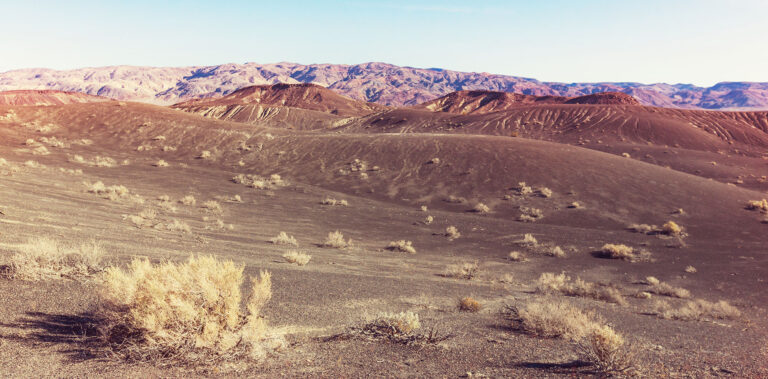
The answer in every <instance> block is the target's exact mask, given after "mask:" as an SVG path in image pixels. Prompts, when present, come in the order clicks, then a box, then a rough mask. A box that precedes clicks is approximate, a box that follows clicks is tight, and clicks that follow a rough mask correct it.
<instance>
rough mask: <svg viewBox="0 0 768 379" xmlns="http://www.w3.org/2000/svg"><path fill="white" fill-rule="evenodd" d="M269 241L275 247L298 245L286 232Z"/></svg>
mask: <svg viewBox="0 0 768 379" xmlns="http://www.w3.org/2000/svg"><path fill="white" fill-rule="evenodd" d="M269 241H270V242H272V243H273V244H275V245H291V246H296V247H299V243H298V242H297V241H296V238H294V237H293V236H289V235H288V233H286V232H280V233H279V234H278V235H277V237H274V238H272V239H271V240H269Z"/></svg>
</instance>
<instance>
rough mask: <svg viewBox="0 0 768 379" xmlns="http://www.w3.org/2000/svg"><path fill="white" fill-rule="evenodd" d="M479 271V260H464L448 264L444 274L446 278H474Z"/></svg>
mask: <svg viewBox="0 0 768 379" xmlns="http://www.w3.org/2000/svg"><path fill="white" fill-rule="evenodd" d="M477 271H478V265H477V261H475V262H464V263H456V264H450V265H448V266H447V267H446V268H445V271H443V274H442V275H443V276H444V277H446V278H456V279H466V280H472V278H474V277H475V276H477Z"/></svg>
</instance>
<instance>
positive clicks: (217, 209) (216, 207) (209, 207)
mask: <svg viewBox="0 0 768 379" xmlns="http://www.w3.org/2000/svg"><path fill="white" fill-rule="evenodd" d="M201 207H202V208H203V209H205V210H206V211H208V212H211V213H221V212H223V211H224V210H223V209H222V208H221V204H219V202H218V201H216V200H208V201H206V202H204V203H203V205H202V206H201Z"/></svg>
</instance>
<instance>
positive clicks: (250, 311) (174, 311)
mask: <svg viewBox="0 0 768 379" xmlns="http://www.w3.org/2000/svg"><path fill="white" fill-rule="evenodd" d="M242 282H243V266H239V265H236V264H234V263H233V262H232V261H221V260H218V259H216V258H214V257H212V256H207V257H190V258H189V259H188V260H187V261H186V262H184V263H173V262H165V263H160V264H152V263H151V262H149V261H148V260H146V259H134V260H133V261H131V263H130V265H129V267H128V269H127V270H125V271H124V270H122V269H120V268H118V267H111V268H109V269H107V271H106V272H105V273H104V275H103V283H102V286H101V294H102V296H101V299H100V300H101V301H100V304H99V311H98V315H99V316H100V318H101V320H100V330H101V331H102V335H103V337H104V340H105V342H106V343H107V344H108V345H109V346H110V347H111V348H112V350H113V351H114V352H115V353H117V354H119V355H121V356H123V357H125V358H127V359H130V360H152V361H158V360H160V361H161V362H169V363H171V362H179V361H180V362H183V363H188V364H195V365H200V364H214V363H219V362H222V361H234V360H239V359H243V358H253V359H260V358H263V357H264V356H265V355H266V354H267V353H269V352H271V351H274V350H276V349H279V348H280V347H282V346H284V344H285V341H284V339H283V337H282V336H281V335H278V334H276V333H274V332H273V331H271V330H269V329H268V327H267V323H266V321H265V320H264V318H263V317H262V316H261V309H262V308H263V306H264V304H265V303H266V302H267V301H268V300H269V299H270V298H271V297H272V282H271V275H270V273H269V272H266V271H262V272H261V274H260V277H259V278H258V279H256V278H252V279H251V295H250V297H249V298H248V299H247V300H246V301H245V308H246V310H247V311H246V312H242V311H241V308H242V304H241V303H242V298H243V296H242V293H241V288H240V287H241V285H242Z"/></svg>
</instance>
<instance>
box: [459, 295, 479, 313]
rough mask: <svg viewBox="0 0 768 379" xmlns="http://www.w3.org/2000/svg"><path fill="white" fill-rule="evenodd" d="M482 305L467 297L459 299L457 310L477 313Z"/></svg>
mask: <svg viewBox="0 0 768 379" xmlns="http://www.w3.org/2000/svg"><path fill="white" fill-rule="evenodd" d="M482 308H483V305H482V304H480V302H479V301H477V300H475V299H474V298H472V297H470V296H467V297H463V298H461V299H459V310H460V311H464V312H472V313H476V312H479V311H480V309H482Z"/></svg>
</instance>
